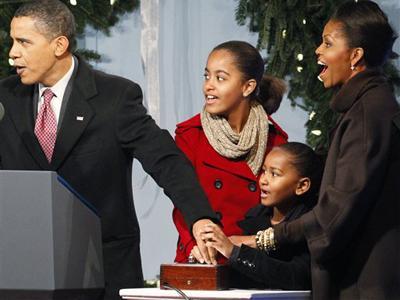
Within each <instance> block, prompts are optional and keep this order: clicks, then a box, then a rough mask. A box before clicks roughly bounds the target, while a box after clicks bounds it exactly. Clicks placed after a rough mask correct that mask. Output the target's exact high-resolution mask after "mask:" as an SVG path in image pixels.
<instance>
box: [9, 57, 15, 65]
mask: <svg viewBox="0 0 400 300" xmlns="http://www.w3.org/2000/svg"><path fill="white" fill-rule="evenodd" d="M8 64H9V65H10V66H14V60H13V59H12V58H9V59H8Z"/></svg>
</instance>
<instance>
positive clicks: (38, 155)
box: [10, 83, 50, 170]
mask: <svg viewBox="0 0 400 300" xmlns="http://www.w3.org/2000/svg"><path fill="white" fill-rule="evenodd" d="M34 91H35V86H34V85H24V84H22V83H18V84H17V85H16V88H15V90H14V94H15V99H12V101H11V106H10V108H11V111H10V117H11V119H12V120H13V122H14V125H15V127H16V129H17V131H18V133H19V135H20V136H21V139H22V141H23V143H24V144H25V146H26V148H27V149H28V151H29V153H30V154H31V155H32V157H33V159H34V160H35V161H36V162H37V163H38V165H39V166H40V167H41V168H42V169H44V170H48V169H49V168H50V165H49V163H48V161H47V159H46V156H45V155H44V153H43V151H42V147H41V146H40V144H39V141H38V140H37V138H36V136H35V134H34V127H35V125H34V124H35V122H34V120H33V102H34V101H33V96H34Z"/></svg>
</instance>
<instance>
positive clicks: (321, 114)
mask: <svg viewBox="0 0 400 300" xmlns="http://www.w3.org/2000/svg"><path fill="white" fill-rule="evenodd" d="M345 1H346V0H286V1H281V0H240V1H239V2H238V6H237V10H236V20H237V22H238V24H239V25H246V24H247V25H248V26H249V30H250V31H251V32H256V33H258V45H257V46H258V48H259V49H265V50H266V51H267V53H268V57H267V59H266V72H267V73H269V74H272V75H275V76H277V77H281V78H285V79H287V80H288V82H289V88H290V90H289V95H288V98H289V99H290V100H291V102H292V105H293V106H297V107H300V108H301V109H304V110H306V111H307V112H308V113H309V116H310V117H309V120H308V122H307V123H306V127H307V142H308V144H310V145H311V146H314V147H318V149H319V150H320V151H322V152H326V150H327V148H328V138H329V132H330V129H331V128H333V127H334V124H335V121H336V115H335V114H334V113H333V112H332V111H331V110H330V109H329V107H328V102H329V99H330V98H331V97H332V92H333V91H332V90H326V89H325V88H324V87H323V85H322V84H321V82H319V81H318V79H317V76H318V74H319V73H320V71H321V66H319V65H318V64H317V58H316V55H315V49H316V48H317V46H318V45H319V44H320V43H321V34H322V31H323V28H324V25H325V23H326V22H327V21H328V19H329V17H330V16H331V15H332V14H333V12H334V10H335V9H336V7H337V6H338V5H340V4H341V3H343V2H345ZM385 72H386V74H387V75H388V77H389V78H390V80H391V81H392V83H393V84H394V86H397V87H398V86H400V78H399V74H398V71H397V70H396V68H395V67H394V66H393V65H392V64H390V63H389V64H387V65H386V66H385Z"/></svg>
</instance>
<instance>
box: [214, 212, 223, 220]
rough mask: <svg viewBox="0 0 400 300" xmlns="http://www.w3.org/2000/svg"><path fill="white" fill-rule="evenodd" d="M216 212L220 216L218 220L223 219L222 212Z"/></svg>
mask: <svg viewBox="0 0 400 300" xmlns="http://www.w3.org/2000/svg"><path fill="white" fill-rule="evenodd" d="M215 214H216V215H217V217H218V220H220V221H221V220H222V213H221V212H219V211H216V212H215Z"/></svg>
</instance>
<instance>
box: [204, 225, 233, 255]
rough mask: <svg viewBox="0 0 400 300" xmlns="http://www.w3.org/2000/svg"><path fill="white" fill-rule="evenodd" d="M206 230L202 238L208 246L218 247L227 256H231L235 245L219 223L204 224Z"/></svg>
mask: <svg viewBox="0 0 400 300" xmlns="http://www.w3.org/2000/svg"><path fill="white" fill-rule="evenodd" d="M204 232H205V233H203V235H202V238H203V240H204V241H205V242H206V246H207V247H212V248H215V249H217V250H218V252H220V253H221V254H222V255H223V256H225V257H226V258H229V257H230V256H231V254H232V250H233V246H234V245H233V244H232V242H231V241H230V240H229V239H228V237H227V236H226V235H225V233H224V232H223V231H222V230H221V228H220V227H219V226H218V225H215V224H210V225H206V226H204Z"/></svg>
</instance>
